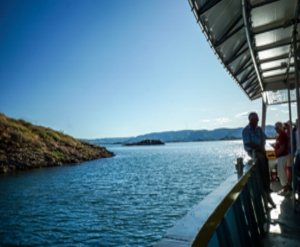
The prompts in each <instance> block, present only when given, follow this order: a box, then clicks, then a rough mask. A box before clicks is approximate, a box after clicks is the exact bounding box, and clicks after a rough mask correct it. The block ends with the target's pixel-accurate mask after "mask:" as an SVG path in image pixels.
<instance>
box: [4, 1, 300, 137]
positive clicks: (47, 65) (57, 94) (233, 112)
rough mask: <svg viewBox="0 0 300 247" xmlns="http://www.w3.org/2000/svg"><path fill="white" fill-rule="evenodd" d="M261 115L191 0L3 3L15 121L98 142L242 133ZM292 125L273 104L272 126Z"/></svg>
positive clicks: (7, 96)
mask: <svg viewBox="0 0 300 247" xmlns="http://www.w3.org/2000/svg"><path fill="white" fill-rule="evenodd" d="M261 109H262V101H261V98H260V99H258V100H254V101H250V100H249V99H248V97H247V96H246V95H245V94H244V92H243V91H242V90H241V89H240V88H239V87H238V86H237V85H236V83H235V82H234V80H233V79H232V78H231V77H230V75H229V74H228V73H227V72H226V70H225V69H224V68H223V66H222V64H221V63H220V61H219V60H218V59H217V57H216V56H215V55H214V53H213V51H212V50H211V49H210V47H209V44H208V43H207V41H206V39H205V36H204V35H203V33H202V32H201V29H200V27H199V25H198V24H197V23H196V19H195V17H194V15H193V13H192V12H191V8H190V5H189V3H188V1H182V0H173V1H170V0H152V1H138V0H127V1H121V0H116V1H104V0H85V1H82V0H63V1H61V0H43V1H40V0H27V1H23V0H19V1H14V0H9V1H6V0H0V112H2V113H4V114H6V115H7V116H8V117H12V118H16V119H24V120H26V121H29V122H31V123H33V124H37V125H41V126H45V127H50V128H53V129H55V130H59V131H63V132H64V133H66V134H69V135H71V136H74V137H76V138H88V139H95V138H105V137H130V136H137V135H141V134H146V133H152V132H162V131H177V130H185V129H192V130H199V129H216V128H223V127H227V128H236V127H244V126H245V125H247V122H248V121H247V116H248V114H249V112H251V111H256V112H257V113H258V115H259V116H261ZM292 109H293V119H295V117H294V116H296V115H295V106H294V105H293V106H292ZM287 120H288V107H287V105H283V106H277V105H276V106H269V107H268V109H267V124H271V125H274V123H275V122H276V121H287Z"/></svg>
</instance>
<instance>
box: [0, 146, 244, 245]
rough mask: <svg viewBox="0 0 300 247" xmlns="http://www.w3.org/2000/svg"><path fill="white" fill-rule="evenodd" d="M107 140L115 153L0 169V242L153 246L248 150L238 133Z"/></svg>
mask: <svg viewBox="0 0 300 247" xmlns="http://www.w3.org/2000/svg"><path fill="white" fill-rule="evenodd" d="M107 147H108V149H109V150H111V151H113V152H115V154H116V157H113V158H108V159H100V160H95V161H90V162H84V163H82V164H81V165H75V166H64V167H54V168H44V169H38V170H32V171H26V172H20V173H15V174H2V175H1V174H0V245H1V246H13V245H21V246H152V245H153V244H154V243H155V242H157V241H158V240H159V239H160V238H161V237H162V236H163V235H164V234H165V233H166V232H167V231H168V229H169V228H171V227H172V226H173V225H174V224H175V223H176V222H177V221H178V220H179V219H180V218H182V217H183V216H184V215H185V214H186V213H187V212H188V211H189V210H191V208H192V207H193V206H194V205H196V204H198V203H199V202H200V201H201V200H202V199H203V198H204V197H205V196H206V195H207V194H208V193H210V192H211V191H212V190H213V189H215V188H216V187H217V186H218V185H219V184H220V183H221V182H222V181H224V180H225V179H226V177H227V176H228V175H229V174H232V173H233V172H234V165H233V162H234V161H235V160H236V158H237V157H245V156H246V154H245V153H244V151H243V148H242V142H241V141H222V142H221V141H220V142H197V143H172V144H166V145H165V146H147V147H122V146H116V145H111V146H107Z"/></svg>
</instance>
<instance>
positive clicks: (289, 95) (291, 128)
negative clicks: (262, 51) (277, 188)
mask: <svg viewBox="0 0 300 247" xmlns="http://www.w3.org/2000/svg"><path fill="white" fill-rule="evenodd" d="M289 77H290V76H289V71H288V74H287V83H288V100H289V120H290V126H289V127H290V148H291V166H292V181H293V206H294V210H296V200H295V180H294V179H295V176H294V140H293V126H292V110H291V92H290V91H291V84H290V82H289Z"/></svg>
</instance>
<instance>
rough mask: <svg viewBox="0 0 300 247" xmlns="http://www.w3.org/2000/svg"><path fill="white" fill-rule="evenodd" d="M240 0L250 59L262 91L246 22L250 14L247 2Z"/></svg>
mask: <svg viewBox="0 0 300 247" xmlns="http://www.w3.org/2000/svg"><path fill="white" fill-rule="evenodd" d="M241 1H242V13H243V19H244V24H245V31H246V38H247V42H248V47H249V51H250V55H251V58H252V61H253V65H254V69H255V71H256V74H257V78H258V82H259V85H260V88H261V90H262V91H264V87H263V83H262V79H261V75H260V71H259V68H258V66H257V61H256V56H255V54H254V49H253V45H252V43H253V42H252V39H251V35H250V27H249V24H250V23H249V22H248V20H249V19H250V16H249V13H248V9H249V8H248V6H247V4H248V2H247V1H246V0H241Z"/></svg>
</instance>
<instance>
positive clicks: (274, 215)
mask: <svg viewBox="0 0 300 247" xmlns="http://www.w3.org/2000/svg"><path fill="white" fill-rule="evenodd" d="M271 189H272V190H273V191H274V192H273V193H272V194H271V196H272V198H273V200H274V202H275V204H276V208H275V209H272V210H271V212H270V213H271V224H270V227H269V233H268V235H267V237H266V238H264V246H265V247H271V246H272V247H273V246H278V247H281V246H284V247H287V246H288V247H293V246H295V247H299V246H300V213H299V212H298V213H295V212H294V208H293V200H292V199H291V195H290V196H286V197H284V196H279V195H277V192H278V191H279V190H281V185H280V183H279V182H272V185H271Z"/></svg>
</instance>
